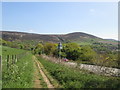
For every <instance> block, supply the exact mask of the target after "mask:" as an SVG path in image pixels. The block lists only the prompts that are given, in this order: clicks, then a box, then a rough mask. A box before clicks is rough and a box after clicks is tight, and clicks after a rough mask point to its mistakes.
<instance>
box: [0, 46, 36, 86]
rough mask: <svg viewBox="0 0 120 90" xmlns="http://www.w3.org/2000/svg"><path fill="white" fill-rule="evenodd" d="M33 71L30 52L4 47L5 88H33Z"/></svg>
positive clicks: (3, 83)
mask: <svg viewBox="0 0 120 90" xmlns="http://www.w3.org/2000/svg"><path fill="white" fill-rule="evenodd" d="M33 71H34V70H33V61H32V54H31V53H30V52H27V51H25V50H20V49H15V48H9V47H5V46H3V47H2V87H3V88H31V87H32V86H33V83H32V80H33Z"/></svg>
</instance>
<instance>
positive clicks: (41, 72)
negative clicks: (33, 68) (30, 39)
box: [33, 56, 54, 88]
mask: <svg viewBox="0 0 120 90" xmlns="http://www.w3.org/2000/svg"><path fill="white" fill-rule="evenodd" d="M33 58H34V60H35V63H36V65H37V68H38V69H39V74H41V75H42V77H43V79H44V81H45V83H46V84H47V87H48V88H54V86H53V85H52V84H51V83H50V81H49V79H48V77H47V76H46V75H45V73H44V72H43V70H42V68H43V67H41V63H40V62H39V61H38V60H37V58H36V57H35V56H34V57H33ZM35 83H36V87H35V88H41V86H40V85H39V86H38V84H39V80H36V82H35Z"/></svg>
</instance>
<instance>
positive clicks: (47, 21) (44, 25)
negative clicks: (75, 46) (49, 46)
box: [2, 2, 118, 39]
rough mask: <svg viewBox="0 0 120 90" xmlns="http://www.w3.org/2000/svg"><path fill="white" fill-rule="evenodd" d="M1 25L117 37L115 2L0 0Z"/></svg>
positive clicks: (33, 31) (10, 27) (52, 31)
mask: <svg viewBox="0 0 120 90" xmlns="http://www.w3.org/2000/svg"><path fill="white" fill-rule="evenodd" d="M2 29H3V30H4V31H5V30H6V31H21V32H30V33H40V34H66V33H71V32H85V33H89V34H93V35H95V36H98V37H101V38H112V39H117V38H118V6H117V2H116V3H115V2H114V3H113V2H79V3H78V2H3V3H2Z"/></svg>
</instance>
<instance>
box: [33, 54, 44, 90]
mask: <svg viewBox="0 0 120 90" xmlns="http://www.w3.org/2000/svg"><path fill="white" fill-rule="evenodd" d="M32 58H33V60H34V56H33V57H32ZM33 62H34V69H35V71H34V78H35V79H34V88H42V86H41V82H40V76H39V70H38V69H37V66H36V63H35V60H34V61H33Z"/></svg>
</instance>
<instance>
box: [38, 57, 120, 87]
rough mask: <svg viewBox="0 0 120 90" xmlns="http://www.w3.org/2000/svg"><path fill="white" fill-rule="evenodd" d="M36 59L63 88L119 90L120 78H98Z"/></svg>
mask: <svg viewBox="0 0 120 90" xmlns="http://www.w3.org/2000/svg"><path fill="white" fill-rule="evenodd" d="M37 58H38V59H39V61H40V62H41V63H42V64H43V65H44V67H45V69H47V71H49V73H50V74H51V75H52V76H53V78H55V79H56V80H58V82H59V83H60V84H61V85H62V86H63V87H64V88H120V81H119V80H120V78H116V77H106V76H99V75H95V74H91V73H88V72H85V71H80V70H77V69H73V68H69V67H66V66H64V65H60V64H56V63H53V62H50V61H47V60H45V59H43V58H41V57H37Z"/></svg>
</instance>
